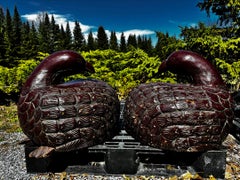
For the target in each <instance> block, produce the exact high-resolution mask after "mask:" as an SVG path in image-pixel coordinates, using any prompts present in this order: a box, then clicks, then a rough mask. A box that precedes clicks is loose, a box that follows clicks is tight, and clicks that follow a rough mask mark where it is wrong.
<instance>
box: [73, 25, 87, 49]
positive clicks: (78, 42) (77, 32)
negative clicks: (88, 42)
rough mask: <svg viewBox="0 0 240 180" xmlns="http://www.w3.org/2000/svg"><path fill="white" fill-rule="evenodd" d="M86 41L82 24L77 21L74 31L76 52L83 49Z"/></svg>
mask: <svg viewBox="0 0 240 180" xmlns="http://www.w3.org/2000/svg"><path fill="white" fill-rule="evenodd" d="M84 41H85V39H84V36H83V33H82V29H81V27H80V24H79V22H78V21H75V27H74V29H73V49H74V50H76V51H79V50H81V49H83V46H84Z"/></svg>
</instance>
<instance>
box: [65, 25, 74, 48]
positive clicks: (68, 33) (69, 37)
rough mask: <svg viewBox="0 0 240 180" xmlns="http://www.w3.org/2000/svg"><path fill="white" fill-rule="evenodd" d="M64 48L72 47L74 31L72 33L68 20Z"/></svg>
mask: <svg viewBox="0 0 240 180" xmlns="http://www.w3.org/2000/svg"><path fill="white" fill-rule="evenodd" d="M64 48H65V49H72V33H71V29H70V25H69V22H67V25H66V31H65V39H64Z"/></svg>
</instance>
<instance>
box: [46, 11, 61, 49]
mask: <svg viewBox="0 0 240 180" xmlns="http://www.w3.org/2000/svg"><path fill="white" fill-rule="evenodd" d="M59 36H60V29H59V25H58V24H56V22H55V19H54V16H53V15H52V16H51V22H50V27H49V38H50V39H49V42H50V49H49V51H50V53H52V52H55V51H58V50H60V49H59V40H58V39H59Z"/></svg>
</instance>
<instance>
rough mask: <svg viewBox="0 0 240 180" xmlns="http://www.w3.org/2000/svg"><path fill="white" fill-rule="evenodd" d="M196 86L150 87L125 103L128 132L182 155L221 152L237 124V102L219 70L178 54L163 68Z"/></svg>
mask: <svg viewBox="0 0 240 180" xmlns="http://www.w3.org/2000/svg"><path fill="white" fill-rule="evenodd" d="M167 70H169V71H171V72H173V73H177V74H184V75H187V76H190V77H191V78H192V80H193V83H192V84H169V83H160V82H159V83H148V84H140V85H139V86H138V87H136V88H134V89H133V90H132V91H131V92H130V93H129V95H128V97H127V99H126V105H125V109H124V119H125V124H126V125H125V126H126V131H127V132H128V133H129V134H131V135H132V136H133V137H134V138H136V139H137V140H138V141H140V142H141V143H143V144H147V145H150V146H153V147H156V148H161V149H165V150H173V151H177V152H199V151H205V150H209V149H218V148H220V147H221V143H222V141H223V140H224V139H225V138H226V136H227V134H228V132H229V129H230V127H231V124H232V120H233V111H232V107H233V102H232V97H231V95H230V93H229V91H228V90H227V88H226V85H225V83H224V81H223V80H222V78H221V76H220V74H219V73H218V72H217V70H216V69H215V68H214V66H213V65H212V64H211V63H210V62H209V61H208V60H206V59H204V58H203V57H201V56H200V55H199V54H197V53H194V52H191V51H184V50H182V51H176V52H173V53H172V54H171V55H170V56H169V57H168V58H167V59H166V60H165V61H163V62H162V64H161V65H160V67H159V73H162V72H164V71H167Z"/></svg>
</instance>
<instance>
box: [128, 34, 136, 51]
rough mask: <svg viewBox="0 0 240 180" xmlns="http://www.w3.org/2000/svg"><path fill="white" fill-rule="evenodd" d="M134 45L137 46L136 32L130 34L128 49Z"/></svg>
mask: <svg viewBox="0 0 240 180" xmlns="http://www.w3.org/2000/svg"><path fill="white" fill-rule="evenodd" d="M132 47H134V48H137V38H136V35H135V34H134V35H132V34H130V35H129V36H128V40H127V49H128V50H130V49H131V48H132Z"/></svg>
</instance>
